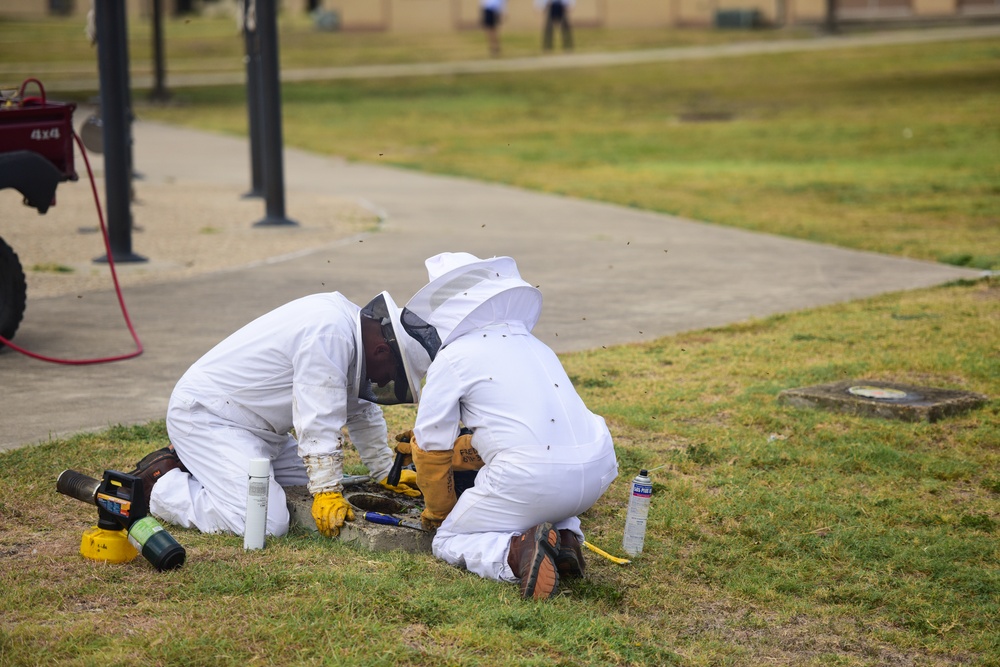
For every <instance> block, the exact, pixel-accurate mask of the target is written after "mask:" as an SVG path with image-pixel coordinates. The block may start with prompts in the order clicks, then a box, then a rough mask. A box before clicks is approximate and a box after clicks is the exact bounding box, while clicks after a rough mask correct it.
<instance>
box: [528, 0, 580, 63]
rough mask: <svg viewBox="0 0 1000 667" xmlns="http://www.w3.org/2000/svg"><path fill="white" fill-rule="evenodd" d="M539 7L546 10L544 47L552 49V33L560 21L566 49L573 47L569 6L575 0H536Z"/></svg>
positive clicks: (548, 49) (564, 48)
mask: <svg viewBox="0 0 1000 667" xmlns="http://www.w3.org/2000/svg"><path fill="white" fill-rule="evenodd" d="M535 4H536V6H537V7H539V8H540V9H542V10H543V11H544V12H545V29H544V30H543V31H542V48H543V49H545V50H546V51H551V50H552V41H553V39H552V33H553V31H554V30H555V26H556V24H557V23H558V24H559V27H560V29H561V30H562V47H563V50H564V51H571V50H572V49H573V29H572V28H571V27H570V25H569V8H570V5H572V4H573V0H535Z"/></svg>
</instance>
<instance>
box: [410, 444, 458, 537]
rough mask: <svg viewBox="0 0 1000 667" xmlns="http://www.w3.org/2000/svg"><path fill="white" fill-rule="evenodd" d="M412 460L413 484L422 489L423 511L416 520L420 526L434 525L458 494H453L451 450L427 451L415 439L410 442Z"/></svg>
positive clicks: (435, 526) (452, 453) (450, 506)
mask: <svg viewBox="0 0 1000 667" xmlns="http://www.w3.org/2000/svg"><path fill="white" fill-rule="evenodd" d="M410 444H411V446H412V449H413V462H414V463H415V464H416V466H417V485H418V486H419V487H420V490H421V491H423V492H424V511H423V513H421V515H420V520H421V522H422V523H423V524H424V528H426V529H428V530H431V529H436V528H437V527H438V526H440V525H441V522H442V521H444V520H445V518H446V517H447V516H448V513H449V512H451V508H453V507H454V506H455V503H456V502H457V500H458V497H457V496H456V495H455V475H454V473H453V472H452V469H451V463H452V457H453V456H454V451H453V450H450V449H448V450H445V451H440V452H428V451H425V450H423V449H420V445H418V444H417V443H416V442H411V443H410Z"/></svg>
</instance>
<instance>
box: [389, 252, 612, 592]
mask: <svg viewBox="0 0 1000 667" xmlns="http://www.w3.org/2000/svg"><path fill="white" fill-rule="evenodd" d="M426 266H427V271H428V276H429V278H430V282H429V284H428V285H426V286H425V287H424V288H423V289H421V290H420V291H419V292H418V293H417V294H416V295H414V297H413V298H412V299H411V300H410V302H409V303H408V304H407V307H406V309H404V310H405V311H409V312H411V313H412V314H413V315H416V316H417V318H419V319H420V320H423V321H425V322H427V323H428V324H430V325H431V326H433V327H434V328H435V329H436V330H437V333H438V336H439V338H440V340H441V343H442V346H441V349H440V350H439V351H438V352H437V355H436V356H435V358H434V359H433V361H432V362H431V364H430V367H429V369H428V370H427V381H426V384H425V385H424V388H423V390H422V391H421V395H420V404H419V405H418V407H417V418H416V423H415V424H414V427H413V431H412V434H409V433H407V434H400V435H399V436H397V438H396V439H397V440H399V441H400V444H398V445H397V452H403V453H409V454H411V455H412V458H413V462H414V464H415V467H416V473H417V480H416V481H417V485H418V486H419V488H420V489H421V491H422V492H423V494H424V500H425V510H424V512H423V515H422V520H423V522H424V524H425V527H437V533H436V534H435V536H434V541H433V550H434V555H435V556H437V557H438V558H441V559H442V560H445V561H447V562H448V563H451V564H453V565H458V566H462V567H465V568H466V569H468V570H469V571H470V572H474V573H476V574H478V575H479V576H481V577H486V578H489V579H494V580H498V581H510V582H519V583H520V589H521V594H522V595H523V596H524V597H526V598H536V599H544V598H548V597H551V596H552V595H554V594H555V593H556V592H557V590H558V585H559V576H560V574H562V575H563V576H580V575H582V574H583V569H584V562H583V553H582V550H581V548H580V546H581V544H582V543H583V539H584V536H583V532H582V531H581V530H580V520H579V519H578V518H577V515H578V514H580V513H581V512H584V511H586V510H587V509H588V508H590V507H591V505H593V504H594V503H595V502H596V501H597V499H598V498H600V497H601V495H602V494H603V493H604V492H605V491H606V490H607V488H608V486H609V485H610V484H611V482H612V481H613V480H614V478H615V477H617V475H618V463H617V461H616V459H615V452H614V446H613V444H612V441H611V434H610V433H609V432H608V428H607V426H606V424H605V422H604V419H603V418H601V417H599V416H597V415H595V414H593V413H592V412H590V411H589V410H588V409H587V407H586V406H585V405H584V403H583V401H582V400H581V398H580V396H579V395H578V394H577V393H576V390H575V389H574V388H573V385H572V384H571V383H570V380H569V377H567V375H566V372H565V370H564V369H563V367H562V364H561V363H560V362H559V359H558V358H557V357H556V355H555V353H554V352H553V351H552V350H551V349H550V348H549V347H548V346H546V345H545V344H544V343H542V342H541V341H540V340H538V339H537V338H535V337H534V336H533V335H532V334H531V329H532V327H533V326H534V325H535V323H536V322H537V321H538V317H539V315H540V314H541V306H542V295H541V292H539V291H538V290H537V289H535V288H534V287H532V286H531V285H529V284H528V283H526V282H525V281H524V280H522V279H521V276H520V274H519V273H518V270H517V265H516V264H515V262H514V260H513V259H511V258H510V257H495V258H493V259H487V260H481V259H479V258H478V257H475V256H473V255H470V254H468V253H443V254H440V255H437V256H435V257H432V258H430V259H428V260H427V262H426ZM463 425H464V427H465V428H467V429H471V431H472V434H471V436H469V435H463V436H461V437H459V434H460V429H461V428H462V426H463ZM477 453H478V457H477V456H476V454H477ZM478 458H481V466H482V467H481V468H480V469H479V472H478V474H477V475H476V478H475V484H474V486H472V487H471V488H469V489H467V490H465V491H464V492H463V493H462V494H461V496H460V497H457V498H456V493H455V481H454V479H455V478H454V471H455V470H456V469H459V470H460V469H463V468H467V467H469V464H470V462H475V464H480V462H479V461H478Z"/></svg>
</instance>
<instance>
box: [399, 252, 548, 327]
mask: <svg viewBox="0 0 1000 667" xmlns="http://www.w3.org/2000/svg"><path fill="white" fill-rule="evenodd" d="M424 264H425V266H426V267H427V277H428V279H429V280H430V282H429V283H428V284H427V285H425V286H424V287H423V288H422V289H421V290H420V291H419V292H417V293H416V294H415V295H413V298H412V299H410V301H409V303H407V304H406V309H407V310H410V311H412V312H413V313H415V314H416V315H418V316H419V317H420V318H421V319H423V320H424V321H425V322H427V323H428V324H430V325H431V326H433V327H434V328H435V329H437V332H438V336H440V338H441V346H442V347H443V346H445V345H447V344H449V343H450V342H452V341H454V340H455V339H456V338H458V337H459V336H461V335H463V334H465V333H468V332H469V331H472V330H474V329H479V328H482V327H485V326H489V325H491V324H499V323H504V322H508V323H520V324H523V325H524V327H525V328H526V329H527V330H528V331H531V329H532V328H533V327H534V326H535V323H537V322H538V318H539V316H540V315H541V313H542V293H541V292H539V291H538V290H537V289H536V288H534V287H532V286H531V285H529V284H528V283H527V282H525V281H524V280H522V279H521V274H520V273H518V270H517V264H516V263H515V262H514V260H513V259H511V258H510V257H493V258H490V259H480V258H478V257H476V256H475V255H470V254H469V253H467V252H444V253H441V254H439V255H435V256H434V257H431V258H430V259H428V260H427V261H426V262H424Z"/></svg>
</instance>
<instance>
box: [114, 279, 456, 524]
mask: <svg viewBox="0 0 1000 667" xmlns="http://www.w3.org/2000/svg"><path fill="white" fill-rule="evenodd" d="M438 346H439V342H438V341H437V338H436V333H435V332H434V330H433V329H432V328H430V327H428V326H427V325H426V324H424V323H423V322H419V321H417V320H415V319H414V318H413V316H412V314H408V313H404V312H402V311H401V310H400V309H399V308H398V307H397V306H396V304H395V303H394V302H393V300H392V298H391V297H390V296H389V294H388V293H386V292H383V293H381V294H380V295H378V296H377V297H376V298H375V299H373V300H372V301H371V302H370V303H369V304H368V305H367V306H365V307H364V308H359V307H358V306H356V305H355V304H353V303H351V302H350V301H349V300H348V299H347V298H346V297H344V296H343V295H342V294H340V293H337V292H331V293H326V294H313V295H311V296H306V297H303V298H301V299H297V300H295V301H292V302H291V303H288V304H285V305H284V306H281V307H279V308H277V309H276V310H273V311H271V312H270V313H267V314H265V315H263V316H261V317H260V318H258V319H256V320H254V321H253V322H251V323H250V324H247V325H246V326H245V327H243V328H242V329H240V330H239V331H237V332H236V333H234V334H232V335H231V336H229V337H228V338H226V339H225V340H223V341H222V342H221V343H219V344H218V345H216V346H215V347H214V348H213V349H212V350H210V351H209V352H208V353H207V354H205V355H204V356H203V357H202V358H201V359H199V360H198V361H197V362H195V364H194V365H193V366H191V368H190V369H188V371H187V372H186V373H185V374H184V375H183V377H181V379H180V381H179V382H178V383H177V385H176V387H175V388H174V391H173V393H172V394H171V397H170V404H169V407H168V409H167V432H168V434H169V436H170V442H171V447H168V448H164V449H162V450H158V451H156V452H153V453H152V454H150V455H148V456H146V457H145V458H144V459H143V460H142V461H140V462H139V464H138V466H137V468H136V470H135V471H133V474H136V475H138V476H140V477H141V478H142V479H143V480H144V482H145V484H144V486H145V487H146V490H147V492H148V491H149V489H151V490H152V493H151V495H150V497H149V507H150V511H151V512H152V513H153V514H155V515H156V516H159V517H160V518H162V519H164V520H166V521H169V522H170V523H174V524H176V525H179V526H184V527H195V528H197V529H198V530H201V531H203V532H207V533H215V532H228V533H235V534H238V535H242V534H243V532H244V528H245V524H246V502H247V474H248V472H249V462H250V459H252V458H259V457H263V458H267V459H270V460H271V482H270V489H269V494H268V504H267V507H268V512H267V528H266V532H267V533H268V534H269V535H276V536H277V535H283V534H285V533H286V532H287V531H288V523H289V514H288V510H287V507H286V504H285V492H284V489H283V487H285V486H291V485H303V484H305V485H308V488H309V491H310V492H311V493H312V494H313V506H312V514H313V517H314V518H315V520H316V524H317V528H318V529H319V530H320V532H321V533H323V534H325V535H328V536H333V535H337V534H338V533H339V532H340V528H341V526H342V525H343V523H344V521H345V520H350V519H352V518H353V512H352V511H351V507H350V505H349V504H348V503H347V501H346V500H345V499H344V497H343V495H342V486H341V479H342V477H343V465H342V461H343V446H344V436H343V433H342V430H341V429H342V428H343V427H345V426H346V427H347V431H348V433H349V435H350V440H351V442H352V443H353V445H354V446H355V448H356V449H357V450H358V453H359V454H360V456H361V460H362V461H363V462H364V464H365V466H367V468H368V471H369V474H370V475H371V477H372V479H374V480H381V483H382V484H383V486H386V487H387V488H390V489H392V490H393V491H396V492H398V493H403V494H406V495H410V496H417V495H420V494H419V491H417V490H416V488H415V486H414V482H415V479H414V478H415V475H414V473H413V472H412V471H407V472H408V474H406V473H404V476H403V477H402V478H401V479H400V481H399V483H398V485H396V486H389V485H388V483H387V482H386V476H387V474H388V471H389V469H390V468H391V466H392V453H391V451H390V449H389V446H388V442H387V433H386V425H385V420H384V418H383V416H382V410H381V408H380V407H379V405H378V404H380V403H381V404H392V403H408V402H415V401H416V399H417V398H419V391H420V379H421V377H422V376H423V374H424V372H425V371H426V368H427V366H428V364H430V360H431V358H432V357H433V355H434V353H436V352H437V348H438ZM293 429H294V435H292V431H293Z"/></svg>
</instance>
